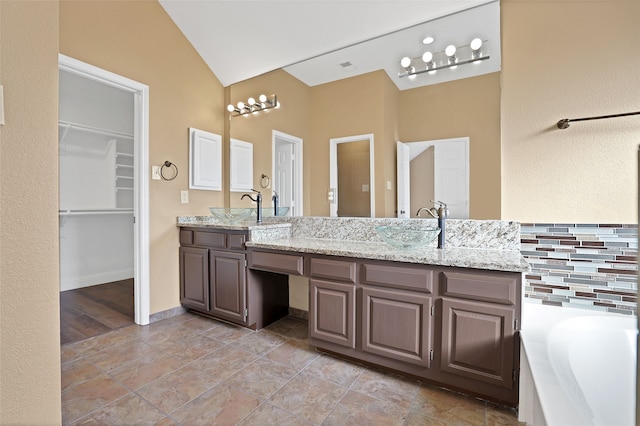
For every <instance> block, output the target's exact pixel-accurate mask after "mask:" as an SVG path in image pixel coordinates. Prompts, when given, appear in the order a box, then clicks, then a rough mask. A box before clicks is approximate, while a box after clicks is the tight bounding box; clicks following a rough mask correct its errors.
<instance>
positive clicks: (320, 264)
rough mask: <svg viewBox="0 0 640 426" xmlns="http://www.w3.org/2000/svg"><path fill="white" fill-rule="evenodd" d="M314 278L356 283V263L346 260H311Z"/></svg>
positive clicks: (315, 258) (313, 258)
mask: <svg viewBox="0 0 640 426" xmlns="http://www.w3.org/2000/svg"><path fill="white" fill-rule="evenodd" d="M310 273H311V276H312V277H317V278H331V279H334V280H339V281H347V282H350V283H355V282H356V263H355V262H349V261H346V260H332V259H322V258H317V257H312V258H311V265H310Z"/></svg>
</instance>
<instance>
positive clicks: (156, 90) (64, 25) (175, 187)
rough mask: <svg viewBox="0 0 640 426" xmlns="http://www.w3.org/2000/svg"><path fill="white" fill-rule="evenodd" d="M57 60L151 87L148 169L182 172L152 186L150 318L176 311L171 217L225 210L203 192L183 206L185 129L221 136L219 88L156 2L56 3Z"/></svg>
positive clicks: (215, 195)
mask: <svg viewBox="0 0 640 426" xmlns="http://www.w3.org/2000/svg"><path fill="white" fill-rule="evenodd" d="M60 52H61V53H63V54H65V55H68V56H71V57H72V58H75V59H79V60H81V61H84V62H87V63H89V64H92V65H95V66H98V67H100V68H103V69H106V70H108V71H111V72H114V73H116V74H119V75H122V76H124V77H127V78H130V79H133V80H136V81H138V82H140V83H143V84H146V85H148V86H149V100H150V106H149V111H150V112H149V163H150V164H151V165H160V164H162V163H163V162H164V161H165V160H168V161H171V162H172V163H174V164H176V165H177V166H178V169H179V174H178V177H177V178H176V179H175V180H173V181H164V180H151V181H150V186H149V192H150V197H149V207H150V224H149V237H150V243H151V247H150V310H151V313H156V312H160V311H164V310H167V309H171V308H174V307H176V306H178V305H179V286H178V257H177V253H178V246H179V242H178V232H177V229H176V225H175V223H176V216H180V215H192V214H204V215H206V214H209V212H208V207H209V206H215V205H220V206H221V205H223V204H224V194H223V192H220V191H202V190H190V191H189V200H190V203H189V204H181V203H180V190H186V189H188V186H189V179H188V176H189V162H188V152H189V149H188V129H189V127H196V128H198V129H201V130H206V131H209V132H213V133H216V134H220V135H221V134H223V129H224V123H223V120H224V119H225V118H226V111H225V110H224V90H223V87H222V85H221V84H220V82H219V81H218V79H217V78H216V77H215V75H214V74H213V73H212V72H211V70H210V69H209V68H208V67H207V65H206V64H205V63H204V61H203V60H202V58H201V57H200V56H199V55H198V53H197V52H196V51H195V50H194V49H193V47H192V46H191V44H190V43H189V42H188V41H187V39H186V38H185V37H184V36H183V34H182V33H181V32H180V30H179V29H178V28H177V27H176V26H175V25H174V23H173V21H172V20H171V19H170V18H169V16H168V15H167V14H166V12H165V11H164V9H163V8H162V7H161V6H160V5H159V4H158V3H157V2H147V1H145V2H132V1H127V2H114V1H105V2H103V1H79V2H71V1H64V2H61V3H60ZM227 176H228V173H223V185H225V186H228V178H227Z"/></svg>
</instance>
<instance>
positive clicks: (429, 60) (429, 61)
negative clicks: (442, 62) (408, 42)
mask: <svg viewBox="0 0 640 426" xmlns="http://www.w3.org/2000/svg"><path fill="white" fill-rule="evenodd" d="M422 62H424V63H425V64H426V65H427V69H431V68H434V67H435V66H436V64H435V62H433V53H431V52H424V54H423V55H422Z"/></svg>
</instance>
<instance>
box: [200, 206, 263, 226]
mask: <svg viewBox="0 0 640 426" xmlns="http://www.w3.org/2000/svg"><path fill="white" fill-rule="evenodd" d="M209 211H210V212H211V214H212V215H213V217H215V218H216V220H218V221H220V222H222V223H237V222H242V221H243V220H245V219H246V218H248V217H249V216H251V212H252V211H253V209H251V208H241V207H231V208H227V207H209Z"/></svg>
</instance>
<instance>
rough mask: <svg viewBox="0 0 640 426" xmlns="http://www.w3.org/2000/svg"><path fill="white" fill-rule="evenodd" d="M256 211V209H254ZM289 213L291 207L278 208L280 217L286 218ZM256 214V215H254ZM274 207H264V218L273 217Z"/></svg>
mask: <svg viewBox="0 0 640 426" xmlns="http://www.w3.org/2000/svg"><path fill="white" fill-rule="evenodd" d="M253 210H254V211H255V209H253ZM287 213H289V207H278V216H286V215H287ZM254 214H255V213H254ZM273 216H274V214H273V207H263V208H262V217H273Z"/></svg>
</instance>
